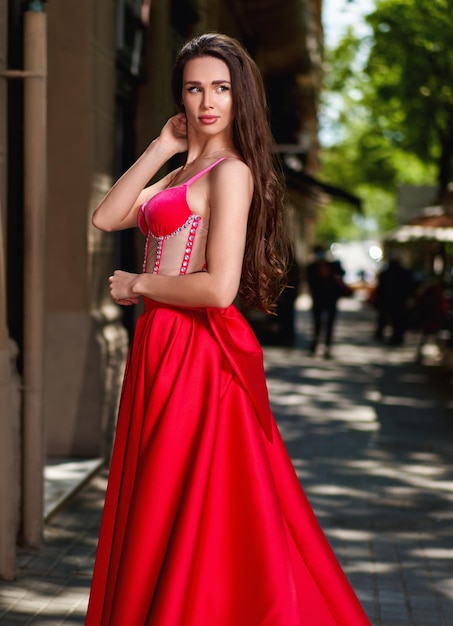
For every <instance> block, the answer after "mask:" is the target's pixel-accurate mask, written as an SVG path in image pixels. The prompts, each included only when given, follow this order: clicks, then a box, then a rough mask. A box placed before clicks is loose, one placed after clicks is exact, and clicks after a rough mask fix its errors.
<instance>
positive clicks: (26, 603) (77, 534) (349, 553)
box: [0, 301, 453, 626]
mask: <svg viewBox="0 0 453 626" xmlns="http://www.w3.org/2000/svg"><path fill="white" fill-rule="evenodd" d="M302 304H304V303H302ZM354 305H355V303H354V302H353V301H351V302H349V301H344V305H343V309H344V310H343V311H342V312H341V315H340V319H339V322H338V325H337V329H336V343H335V346H334V351H333V358H332V359H331V360H324V359H322V358H321V357H311V356H309V354H308V350H307V347H308V343H309V342H308V334H309V318H308V312H307V311H306V310H302V311H301V312H300V313H299V318H298V323H299V338H300V339H299V345H298V346H297V347H296V348H295V349H287V348H277V347H268V348H266V349H265V361H266V367H267V371H268V385H269V391H270V395H271V401H272V404H273V408H274V411H275V414H276V417H277V419H278V423H279V426H280V429H281V431H282V434H283V436H284V438H285V441H286V443H287V447H288V450H289V452H290V454H291V457H292V459H293V462H294V465H295V467H296V470H297V472H298V474H299V476H300V478H301V481H302V483H303V485H304V488H305V491H306V493H307V495H308V497H309V499H310V501H311V503H312V505H313V508H314V509H315V511H316V514H317V516H318V518H319V520H320V522H321V525H322V526H323V528H324V530H325V532H326V534H327V536H328V537H329V540H330V541H331V543H332V545H333V547H334V550H335V552H336V553H337V555H338V557H339V559H340V561H341V563H342V565H343V567H344V569H345V571H346V573H347V574H348V576H349V578H350V580H351V582H352V584H353V586H354V588H355V589H356V592H357V594H358V595H359V597H360V599H361V601H362V602H363V604H364V606H365V609H366V611H367V613H368V615H369V617H370V620H371V622H372V623H373V625H374V626H451V625H452V624H453V560H452V556H453V415H452V406H453V390H452V388H451V380H450V375H449V374H447V373H446V372H444V371H443V370H442V369H441V368H439V367H438V366H437V365H436V355H435V352H434V351H433V350H432V351H431V352H429V351H428V352H427V355H426V361H425V363H423V364H420V363H416V362H415V358H414V357H415V351H416V350H415V338H414V337H412V338H409V341H408V343H407V344H406V345H405V346H403V347H400V348H390V347H388V346H383V345H380V344H376V343H374V342H373V340H372V335H373V318H372V312H371V311H369V310H367V309H366V308H365V309H364V310H360V308H357V307H356V306H354ZM105 483H106V476H105V473H101V474H99V475H97V476H96V477H95V478H94V479H93V480H92V481H91V482H90V484H89V485H88V486H87V487H85V488H84V489H83V490H82V491H81V492H80V493H79V494H78V495H77V497H76V498H75V499H74V500H73V501H72V502H70V503H69V504H68V505H67V506H66V507H65V508H64V509H63V510H62V511H60V512H59V513H58V514H57V515H55V516H54V517H53V518H51V520H50V521H49V522H48V523H47V525H46V530H45V545H44V547H43V548H42V549H41V550H39V551H36V552H35V551H32V550H23V551H21V553H20V556H19V560H18V576H17V580H16V581H14V582H12V583H7V582H3V583H0V624H1V625H2V626H17V625H18V624H24V625H25V624H33V625H40V626H57V625H63V624H64V625H65V626H67V625H70V624H83V622H84V613H85V610H86V602H87V596H88V590H89V584H90V576H91V569H92V564H93V558H94V553H95V549H96V541H97V531H98V524H99V519H100V513H101V509H102V499H103V493H104V489H105ZM125 626H127V625H125ZM313 626H317V625H316V624H313Z"/></svg>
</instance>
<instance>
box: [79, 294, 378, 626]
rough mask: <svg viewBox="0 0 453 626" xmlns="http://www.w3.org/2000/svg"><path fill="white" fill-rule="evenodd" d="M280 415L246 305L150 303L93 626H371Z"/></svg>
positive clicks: (142, 321)
mask: <svg viewBox="0 0 453 626" xmlns="http://www.w3.org/2000/svg"><path fill="white" fill-rule="evenodd" d="M369 624H370V622H369V621H368V618H367V617H366V615H365V613H364V611H363V609H362V607H361V605H360V604H359V602H358V600H357V598H356V596H355V594H354V592H353V590H352V588H351V586H350V584H349V582H348V581H347V579H346V577H345V575H344V573H343V571H342V570H341V568H340V566H339V564H338V562H337V560H336V558H335V556H334V554H333V552H332V550H331V548H330V546H329V544H328V543H327V540H326V539H325V536H324V534H323V532H322V531H321V529H320V527H319V524H318V522H317V520H316V518H315V516H314V514H313V511H312V509H311V507H310V504H309V503H308V500H307V499H306V496H305V495H304V493H303V491H302V489H301V487H300V484H299V481H298V478H297V476H296V474H295V471H294V469H293V467H292V464H291V461H290V459H289V456H288V453H287V451H286V449H285V446H284V444H283V442H282V439H281V437H280V435H279V432H278V430H277V427H276V424H275V421H274V419H273V417H272V415H271V412H270V408H269V401H268V395H267V388H266V382H265V375H264V370H263V359H262V351H261V348H260V345H259V344H258V342H257V340H256V338H255V336H254V334H253V332H252V331H251V329H250V327H249V325H248V324H247V322H246V321H245V320H244V318H243V317H242V315H241V314H240V313H239V312H238V311H237V310H236V309H235V308H234V307H233V306H231V307H229V308H227V309H225V310H222V309H214V308H208V309H201V308H198V309H196V308H182V307H170V306H165V305H164V306H163V305H160V304H156V303H154V302H152V301H150V300H146V302H145V312H144V313H143V315H142V316H141V317H140V318H139V320H138V322H137V326H136V331H135V336H134V340H133V344H132V346H131V350H130V354H129V359H128V364H127V368H126V373H125V378H124V384H123V392H122V399H121V405H120V411H119V417H118V425H117V433H116V439H115V445H114V451H113V456H112V462H111V469H110V476H109V482H108V488H107V494H106V500H105V507H104V513H103V518H102V524H101V531H100V537H99V545H98V550H97V556H96V563H95V568H94V575H93V582H92V587H91V595H90V602H89V607H88V614H87V618H86V626H369Z"/></svg>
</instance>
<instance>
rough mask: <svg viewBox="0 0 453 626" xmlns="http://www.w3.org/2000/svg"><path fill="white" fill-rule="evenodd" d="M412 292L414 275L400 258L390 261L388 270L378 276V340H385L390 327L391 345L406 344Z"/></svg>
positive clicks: (376, 304)
mask: <svg viewBox="0 0 453 626" xmlns="http://www.w3.org/2000/svg"><path fill="white" fill-rule="evenodd" d="M412 290H413V279H412V273H411V272H410V271H409V270H408V269H406V268H405V267H404V266H403V265H402V263H401V261H400V260H399V259H398V258H392V259H390V261H389V263H388V266H387V268H386V269H385V270H383V271H382V272H381V273H380V274H379V276H378V285H377V288H376V294H375V301H374V304H375V307H376V309H377V313H378V315H377V325H376V333H375V338H376V339H378V340H382V339H384V333H385V329H386V327H387V326H390V327H391V329H392V334H391V338H390V343H391V344H392V345H395V346H398V345H401V344H403V343H404V335H405V332H406V329H407V303H408V298H409V296H410V295H411V293H412Z"/></svg>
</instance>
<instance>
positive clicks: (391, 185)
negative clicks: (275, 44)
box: [319, 0, 453, 238]
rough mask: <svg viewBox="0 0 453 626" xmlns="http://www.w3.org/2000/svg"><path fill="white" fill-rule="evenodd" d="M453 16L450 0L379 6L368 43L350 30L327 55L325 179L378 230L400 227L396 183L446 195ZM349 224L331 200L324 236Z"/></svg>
mask: <svg viewBox="0 0 453 626" xmlns="http://www.w3.org/2000/svg"><path fill="white" fill-rule="evenodd" d="M452 17H453V1H452V0H377V1H376V7H375V10H374V11H373V13H372V14H370V15H369V16H368V17H367V22H368V24H369V26H370V29H371V33H370V35H369V36H368V37H365V38H362V39H360V38H358V37H357V36H356V35H355V33H354V32H353V31H352V30H351V29H350V30H348V31H347V32H346V33H345V35H344V36H343V38H342V39H341V41H340V42H339V44H338V45H337V47H336V48H335V49H333V50H327V51H326V73H325V81H324V98H323V99H324V103H323V110H324V112H325V116H326V117H327V119H328V123H327V126H328V127H329V129H330V130H329V137H328V141H327V146H326V148H324V149H323V150H322V151H321V163H322V173H323V175H324V176H325V177H326V178H327V179H328V180H329V181H332V182H334V183H336V184H339V185H342V186H344V187H346V188H347V189H349V190H350V191H353V192H355V193H358V194H359V195H361V196H362V198H363V200H364V208H365V218H372V220H371V221H373V220H374V222H375V223H376V224H377V227H378V229H379V230H387V229H388V228H391V227H393V226H394V225H395V216H394V205H395V194H396V188H397V186H398V185H400V184H435V183H436V182H437V184H438V186H439V191H442V190H443V189H444V188H445V187H446V185H447V183H448V182H449V181H450V180H451V178H452V175H453V83H452V77H453V69H452V68H453V46H452V45H451V43H450V40H451V24H452ZM335 212H337V213H338V215H339V216H340V219H337V218H336V217H335V216H334V214H335ZM341 216H343V219H341ZM344 217H345V216H344V209H343V208H340V207H339V205H338V204H337V203H335V202H333V203H332V204H331V205H330V206H329V209H328V211H326V212H325V215H324V218H323V219H322V222H321V224H320V229H319V232H320V234H322V237H324V235H326V234H327V232H329V236H332V235H333V234H334V232H336V233H337V238H339V237H340V236H341V233H342V232H343V233H344V232H346V231H347V232H350V231H351V221H352V220H349V222H348V221H347V222H346V224H347V227H346V228H345V227H344V225H343V226H342V223H343V224H344V223H345V222H344ZM356 221H357V220H356ZM358 222H359V223H360V220H358ZM365 222H366V223H370V220H368V221H367V220H366V219H365Z"/></svg>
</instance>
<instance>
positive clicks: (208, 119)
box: [198, 115, 219, 124]
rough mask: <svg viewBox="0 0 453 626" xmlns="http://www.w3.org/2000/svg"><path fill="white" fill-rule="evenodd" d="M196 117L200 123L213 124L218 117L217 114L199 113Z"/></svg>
mask: <svg viewBox="0 0 453 626" xmlns="http://www.w3.org/2000/svg"><path fill="white" fill-rule="evenodd" d="M198 119H199V120H200V122H201V123H202V124H213V123H214V122H216V121H217V120H218V119H219V117H218V116H217V115H200V117H199V118H198Z"/></svg>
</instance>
